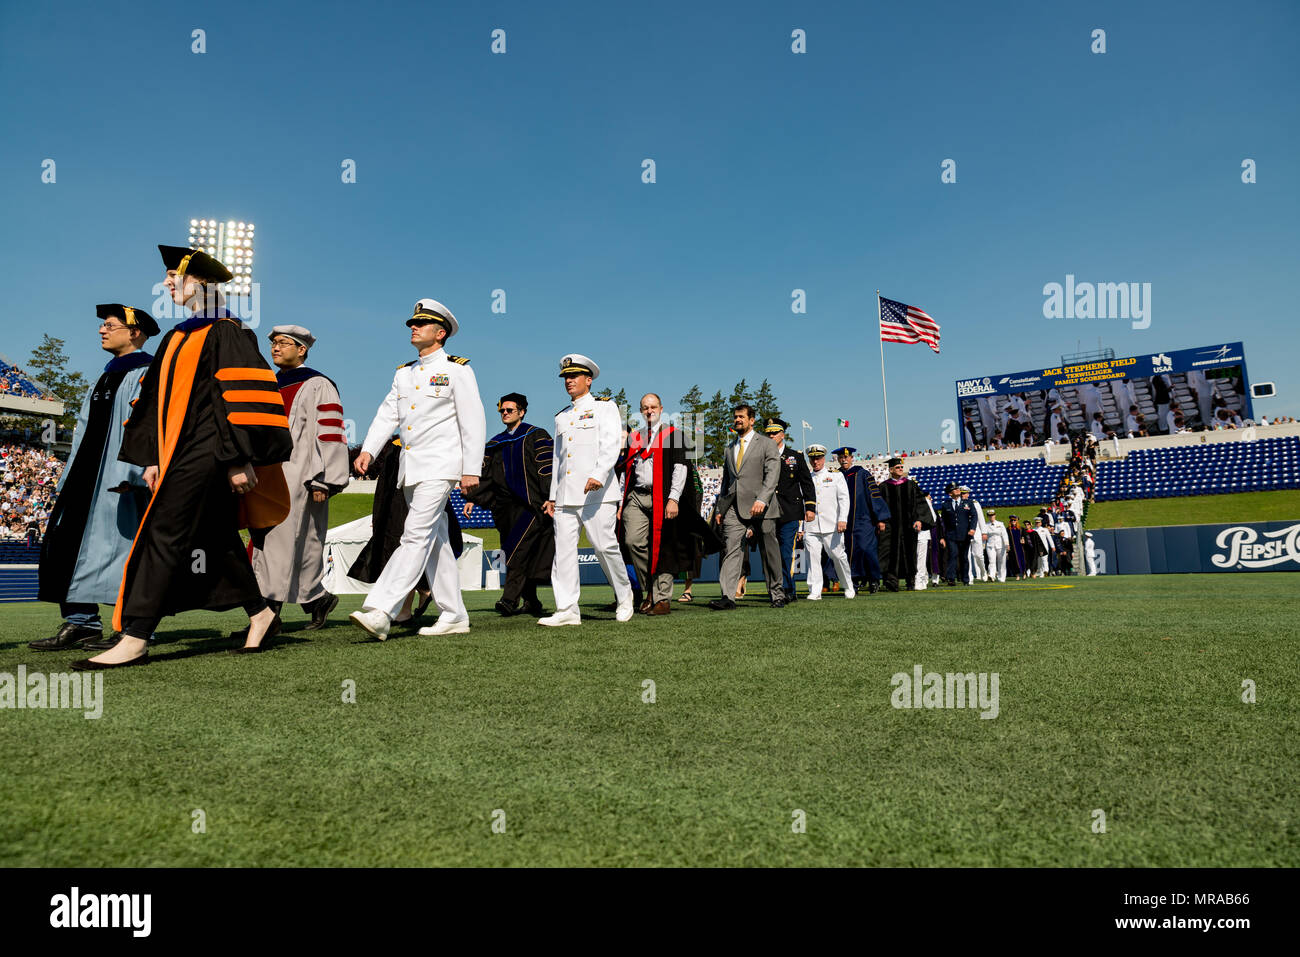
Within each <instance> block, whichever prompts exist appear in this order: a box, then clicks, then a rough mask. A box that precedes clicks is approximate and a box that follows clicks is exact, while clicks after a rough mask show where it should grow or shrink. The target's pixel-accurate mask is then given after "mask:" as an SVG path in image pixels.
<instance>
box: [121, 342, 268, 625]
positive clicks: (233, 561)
mask: <svg viewBox="0 0 1300 957" xmlns="http://www.w3.org/2000/svg"><path fill="white" fill-rule="evenodd" d="M292 450H293V445H292V440H291V439H290V437H289V428H288V419H287V418H286V417H285V414H284V403H283V401H282V400H281V398H280V392H279V388H278V387H277V385H276V381H275V373H273V372H272V371H271V369H270V366H268V365H267V363H266V360H265V359H263V358H262V355H261V353H260V352H259V351H258V347H257V337H256V336H255V335H254V334H253V332H252V331H251V330H249V329H246V328H244V326H243V325H242V324H241V323H240V322H239V321H238V320H235V319H232V318H226V317H224V316H223V317H222V318H218V319H198V318H194V319H189V320H186V321H185V322H182V323H180V324H179V325H178V326H176V327H175V328H174V329H171V330H169V331H168V332H167V334H166V335H165V336H164V337H163V340H162V342H161V343H160V344H159V347H158V351H157V353H156V354H155V357H154V360H153V362H152V363H151V364H150V366H149V371H148V372H147V373H146V374H145V378H144V381H143V383H142V384H141V390H140V397H139V399H138V401H137V403H136V406H135V409H134V411H133V412H132V413H131V418H130V419H129V420H128V421H127V423H126V428H125V432H124V435H123V440H122V451H121V454H120V455H119V458H121V459H122V461H125V462H131V463H133V464H135V465H141V466H145V467H148V466H151V465H156V466H158V467H159V469H160V477H159V481H158V485H157V487H156V488H155V491H154V495H153V498H152V500H151V501H150V503H149V507H148V509H147V510H146V512H145V515H144V519H143V521H142V522H141V524H140V530H139V532H137V534H136V538H135V543H134V544H133V546H132V548H131V554H130V556H129V557H128V558H127V562H126V568H125V570H124V573H123V576H122V588H121V591H120V592H119V594H118V599H117V607H116V609H115V611H114V616H113V622H114V627H116V628H118V629H121V628H122V627H123V626H124V623H125V622H126V621H129V620H130V619H133V618H155V617H164V616H167V615H172V614H175V613H177V612H180V611H188V610H191V609H195V608H206V609H209V610H212V611H224V610H225V609H228V608H234V607H237V606H240V605H244V604H247V603H249V602H254V601H256V600H257V599H258V598H259V597H260V593H259V591H258V586H257V579H256V578H255V577H254V576H253V569H252V566H251V565H250V564H249V560H248V552H247V550H246V548H245V546H244V543H243V541H242V540H241V539H240V536H239V529H240V528H241V527H248V528H249V529H250V532H251V533H253V534H257V533H258V530H259V529H265V528H267V527H271V526H274V525H275V524H276V522H277V521H280V520H283V516H284V514H287V512H288V495H287V489H286V488H285V486H284V477H283V475H281V474H280V469H279V463H280V462H284V461H287V460H288V458H289V455H290V453H291V452H292ZM243 465H252V466H254V467H255V468H257V469H258V489H257V491H256V493H255V494H250V495H245V496H238V495H236V494H235V493H234V492H232V491H231V490H230V481H229V469H230V468H231V467H236V466H243ZM277 479H278V485H277V482H276V480H277ZM281 493H283V503H282V504H283V506H284V509H283V513H281V514H280V517H279V519H276V518H275V515H276V513H277V512H278V511H279V506H280V503H279V500H278V496H279V495H280V494H281Z"/></svg>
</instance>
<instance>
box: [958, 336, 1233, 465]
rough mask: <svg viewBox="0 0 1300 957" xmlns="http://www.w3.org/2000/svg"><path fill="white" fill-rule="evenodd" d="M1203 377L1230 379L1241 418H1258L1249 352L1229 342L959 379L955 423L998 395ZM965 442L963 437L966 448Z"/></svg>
mask: <svg viewBox="0 0 1300 957" xmlns="http://www.w3.org/2000/svg"><path fill="white" fill-rule="evenodd" d="M1194 372H1200V373H1203V374H1204V375H1205V378H1206V379H1207V380H1213V379H1223V380H1227V381H1228V382H1229V384H1230V385H1231V387H1232V390H1233V392H1235V393H1236V394H1237V396H1238V398H1239V400H1240V407H1241V414H1242V417H1243V418H1248V419H1249V418H1254V410H1253V407H1252V405H1251V401H1250V398H1251V392H1250V379H1249V377H1248V376H1247V374H1246V350H1245V346H1244V345H1243V343H1240V342H1226V343H1221V344H1219V345H1212V346H1201V347H1199V348H1195V349H1176V350H1172V351H1170V352H1157V353H1151V354H1148V355H1141V356H1126V357H1124V358H1119V359H1098V360H1096V361H1093V362H1082V363H1079V364H1078V365H1066V366H1053V367H1050V368H1043V369H1030V370H1028V371H1025V372H1009V373H1006V374H1005V375H986V376H979V377H976V378H972V379H958V380H957V382H956V389H957V421H958V422H961V421H962V419H963V416H964V413H965V412H967V411H972V410H975V409H977V408H978V405H979V401H980V400H981V399H989V398H991V397H993V396H999V395H1020V394H1021V393H1034V392H1039V393H1041V394H1042V395H1043V396H1044V398H1046V396H1047V393H1049V392H1051V391H1052V390H1054V389H1062V388H1067V387H1070V386H1078V385H1083V384H1084V383H1093V384H1097V385H1100V384H1101V383H1104V382H1112V381H1116V380H1118V381H1144V382H1146V383H1147V386H1148V389H1149V388H1150V381H1151V379H1152V377H1153V376H1157V375H1164V376H1167V377H1168V378H1169V380H1170V383H1171V384H1177V383H1184V384H1185V383H1186V382H1187V375H1188V373H1194ZM965 445H966V437H965V435H964V434H963V435H962V447H963V448H965Z"/></svg>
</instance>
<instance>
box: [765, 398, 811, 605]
mask: <svg viewBox="0 0 1300 957" xmlns="http://www.w3.org/2000/svg"><path fill="white" fill-rule="evenodd" d="M789 428H790V424H789V423H788V422H785V421H783V420H782V419H776V418H770V419H768V420H767V422H766V424H764V426H763V432H764V433H765V434H767V435H768V436H769V437H771V438H772V439H774V440H775V438H776V437H777V436H778V435H781V436H783V435H785V434H786V432H787V430H788V429H789ZM777 452H778V453H779V454H780V457H781V471H780V473H779V475H778V477H777V480H776V500H777V502H778V503H779V505H780V516H781V517H780V518H778V519H777V523H776V538H777V542H778V543H779V544H780V547H781V592H782V594H784V595H785V600H786V601H787V602H791V601H794V600H795V588H794V562H795V555H796V554H797V551H798V542H797V539H798V537H799V532H800V530H801V529H802V527H803V525H802V523H803V519H804V516H805V515H806V514H807V513H808V512H811V511H815V510H816V508H817V493H816V491H815V490H814V489H813V484H812V475H811V474H810V473H809V471H808V463H807V462H806V461H804V457H803V455H802V454H801V453H800V452H799V450H798V449H796V448H793V447H791V446H790V445H789V444H782V445H780V446H778V447H777Z"/></svg>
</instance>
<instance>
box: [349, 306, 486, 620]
mask: <svg viewBox="0 0 1300 957" xmlns="http://www.w3.org/2000/svg"><path fill="white" fill-rule="evenodd" d="M406 324H407V325H408V326H410V327H411V345H413V346H415V348H416V349H418V350H419V352H420V355H419V358H417V359H414V360H412V361H411V362H408V363H406V364H405V365H401V366H398V368H397V374H396V375H394V376H393V387H392V388H391V389H389V390H388V397H387V398H385V399H384V401H383V403H382V404H381V405H380V406H379V411H378V412H376V413H375V420H374V422H372V423H371V424H370V431H369V432H367V433H366V441H365V443H364V444H363V445H362V446H361V454H360V455H358V456H357V461H356V470H357V472H358V473H360V474H361V475H365V474H366V470H367V469H369V468H370V463H371V462H372V461H373V459H374V458H375V456H376V455H378V454H379V452H380V451H381V450H382V449H383V447H384V445H385V444H387V443H388V442H389V441H391V440H392V438H393V433H394V432H396V433H397V438H398V441H400V442H401V443H402V451H401V458H400V459H399V460H398V467H397V484H398V486H400V487H401V489H402V494H403V497H405V499H406V504H407V505H408V506H409V508H410V511H409V512H408V513H407V515H406V525H405V526H404V527H403V529H402V540H401V542H400V544H399V545H398V546H397V549H396V550H395V551H394V552H393V554H392V555H391V556H390V557H389V559H388V564H387V565H385V566H384V570H383V572H382V573H381V574H380V576H379V580H378V581H376V582H375V586H374V588H372V589H371V590H370V594H369V595H367V596H366V600H365V603H364V604H362V606H361V610H360V611H356V612H353V613H352V620H353V622H355V623H356V625H357V626H358V627H359V628H361V629H362V630H363V631H366V632H368V633H369V634H370V635H372V636H374V637H375V638H378V639H379V640H380V641H383V640H384V639H385V638H386V637H387V636H388V629H389V627H390V625H391V624H392V620H393V618H395V617H396V616H397V613H398V612H399V611H401V608H402V603H403V602H404V601H405V600H406V596H407V595H409V594H410V593H411V590H412V589H414V588H415V587H416V585H418V584H420V582H421V581H422V580H424V579H426V578H427V580H428V583H429V587H430V588H431V590H432V592H433V600H434V602H435V603H437V605H438V608H439V610H440V611H441V612H442V614H441V615H439V616H438V620H437V622H436V623H435V624H433V625H432V626H431V627H428V628H421V629H420V634H422V635H455V634H463V633H465V632H467V631H469V614H468V613H467V612H466V611H465V601H464V599H463V598H462V597H461V594H460V575H459V573H458V572H457V570H456V555H455V553H454V552H453V551H452V549H451V541H450V539H449V538H448V534H447V514H446V512H445V508H446V505H447V499H448V497H449V496H450V495H451V490H452V488H453V486H455V484H456V483H457V482H459V483H460V486H461V488H462V489H471V488H473V487H474V486H475V485H477V484H478V480H479V472H480V470H481V469H482V467H483V446H484V445H485V444H486V442H487V416H486V415H485V413H484V412H483V399H482V398H481V397H480V396H479V392H478V381H477V380H476V379H475V378H474V372H473V370H471V369H470V367H469V360H468V359H464V358H461V357H460V356H453V355H448V354H447V352H446V351H445V350H444V349H443V343H444V342H445V341H446V340H447V339H448V338H450V337H451V336H454V335H455V334H456V332H457V330H458V329H459V328H460V325H459V323H457V322H456V317H455V316H453V315H452V314H451V310H450V309H448V308H447V307H446V306H444V305H443V304H442V303H440V302H438V301H437V300H436V299H421V300H420V301H419V302H417V303H416V304H415V311H414V313H413V314H412V316H411V318H410V319H408V320H407V321H406Z"/></svg>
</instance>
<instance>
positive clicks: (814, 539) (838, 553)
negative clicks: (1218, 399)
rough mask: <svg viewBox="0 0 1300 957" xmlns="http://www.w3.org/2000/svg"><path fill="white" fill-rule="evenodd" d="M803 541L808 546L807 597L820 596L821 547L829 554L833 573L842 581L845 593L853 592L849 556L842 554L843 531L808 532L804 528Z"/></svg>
mask: <svg viewBox="0 0 1300 957" xmlns="http://www.w3.org/2000/svg"><path fill="white" fill-rule="evenodd" d="M803 542H804V545H805V546H807V548H808V597H809V598H812V599H817V598H820V597H821V593H822V550H823V549H825V550H826V551H827V552H828V553H829V554H830V556H831V563H832V564H834V566H835V574H836V575H838V576H839V578H840V582H841V583H843V585H844V587H845V594H846V595H851V594H854V592H853V591H852V587H853V585H852V583H853V572H852V570H851V569H850V568H849V557H848V556H847V555H846V554H844V533H843V532H809V531H807V530H805V532H804V536H803Z"/></svg>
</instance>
